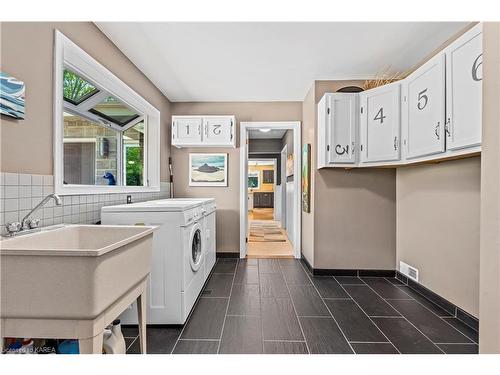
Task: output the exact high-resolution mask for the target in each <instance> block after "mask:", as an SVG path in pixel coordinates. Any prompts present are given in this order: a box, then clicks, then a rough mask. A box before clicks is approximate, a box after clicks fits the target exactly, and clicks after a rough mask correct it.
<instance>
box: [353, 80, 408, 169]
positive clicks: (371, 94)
mask: <svg viewBox="0 0 500 375" xmlns="http://www.w3.org/2000/svg"><path fill="white" fill-rule="evenodd" d="M360 100H361V112H362V113H361V127H360V128H361V139H362V145H361V161H362V162H385V161H395V160H399V155H400V153H399V148H400V147H399V133H400V123H401V121H400V120H401V118H400V84H399V83H391V84H389V85H385V86H382V87H379V88H375V89H372V90H368V91H365V92H363V93H361V94H360Z"/></svg>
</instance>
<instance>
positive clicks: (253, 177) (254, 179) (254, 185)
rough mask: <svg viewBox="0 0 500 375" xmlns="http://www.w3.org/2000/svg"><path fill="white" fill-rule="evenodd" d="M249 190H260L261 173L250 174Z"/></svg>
mask: <svg viewBox="0 0 500 375" xmlns="http://www.w3.org/2000/svg"><path fill="white" fill-rule="evenodd" d="M248 188H249V189H259V188H260V181H259V172H248Z"/></svg>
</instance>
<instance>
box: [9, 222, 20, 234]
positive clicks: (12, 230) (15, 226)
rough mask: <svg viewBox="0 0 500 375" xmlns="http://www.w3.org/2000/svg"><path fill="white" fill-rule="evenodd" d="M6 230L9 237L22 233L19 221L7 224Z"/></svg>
mask: <svg viewBox="0 0 500 375" xmlns="http://www.w3.org/2000/svg"><path fill="white" fill-rule="evenodd" d="M5 229H7V233H9V235H14V234H16V233H17V232H19V231H21V223H20V222H18V221H14V222H12V223H7V224H5Z"/></svg>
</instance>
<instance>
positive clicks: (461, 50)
mask: <svg viewBox="0 0 500 375" xmlns="http://www.w3.org/2000/svg"><path fill="white" fill-rule="evenodd" d="M445 53H446V127H447V132H446V135H447V137H446V148H447V149H448V150H458V149H464V148H468V147H473V146H479V145H480V144H481V125H482V95H483V94H482V86H483V85H482V79H483V69H482V63H483V43H482V25H481V24H479V25H477V26H475V27H474V28H472V29H471V30H469V31H468V32H467V33H465V34H464V35H463V36H461V37H460V38H458V39H457V40H456V41H455V42H453V43H452V44H451V45H450V46H449V47H447V48H446V49H445Z"/></svg>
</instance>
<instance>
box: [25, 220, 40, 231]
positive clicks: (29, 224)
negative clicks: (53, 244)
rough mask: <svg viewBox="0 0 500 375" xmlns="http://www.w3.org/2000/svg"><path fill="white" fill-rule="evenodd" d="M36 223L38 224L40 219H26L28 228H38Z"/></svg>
mask: <svg viewBox="0 0 500 375" xmlns="http://www.w3.org/2000/svg"><path fill="white" fill-rule="evenodd" d="M38 225H40V219H29V220H28V226H29V227H30V229H35V228H38Z"/></svg>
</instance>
